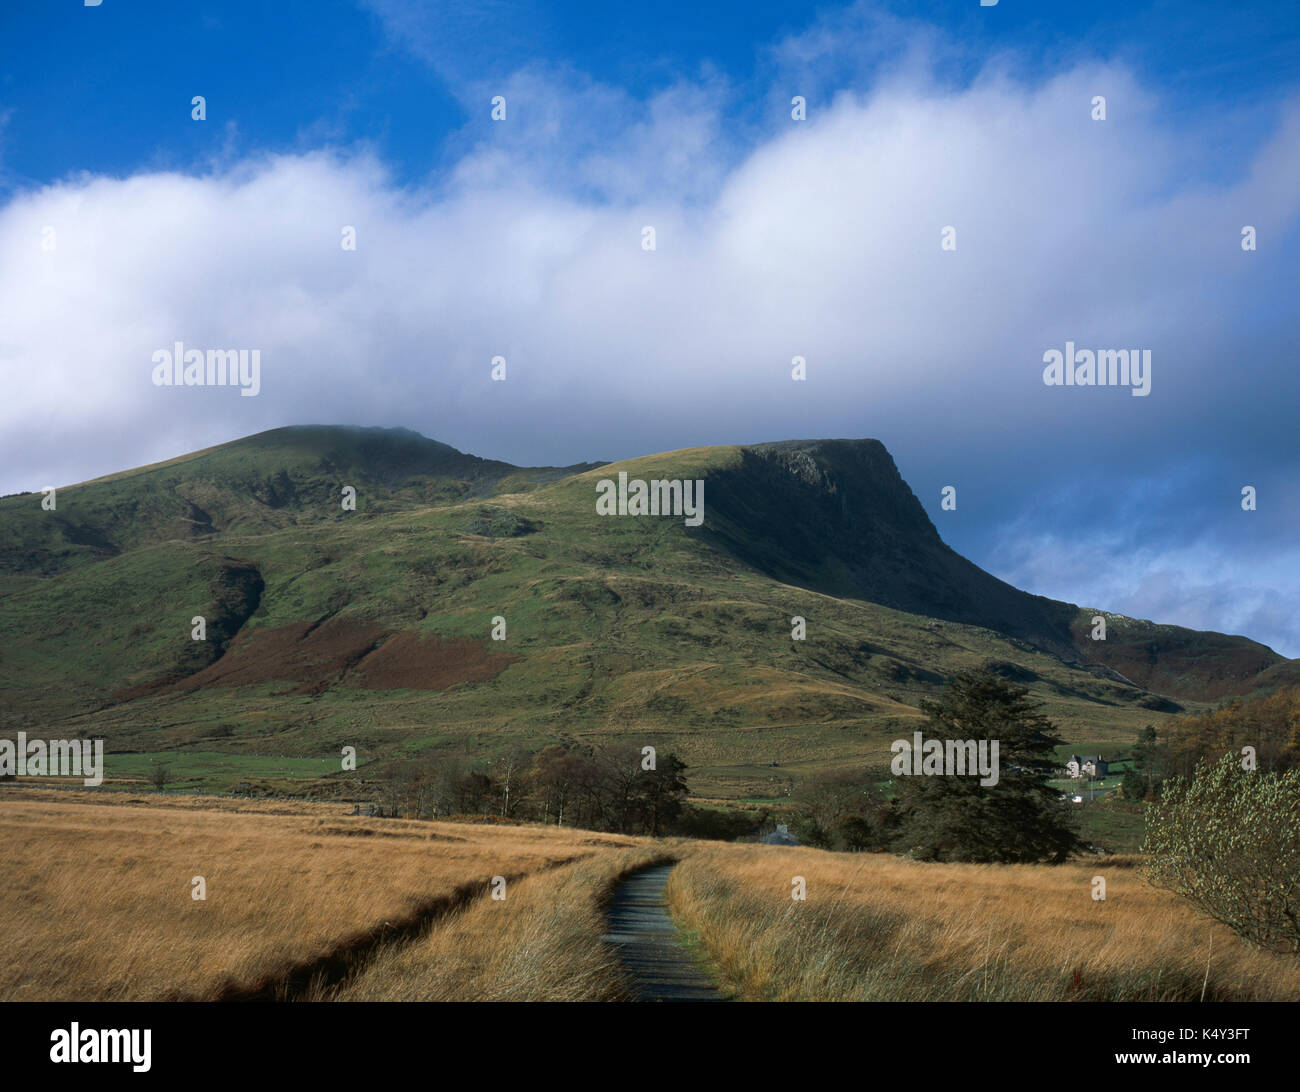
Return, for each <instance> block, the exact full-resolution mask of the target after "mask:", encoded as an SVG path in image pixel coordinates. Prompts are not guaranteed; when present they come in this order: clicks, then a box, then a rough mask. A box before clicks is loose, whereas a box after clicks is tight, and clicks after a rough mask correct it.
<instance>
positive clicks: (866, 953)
mask: <svg viewBox="0 0 1300 1092" xmlns="http://www.w3.org/2000/svg"><path fill="white" fill-rule="evenodd" d="M1132 864H1133V862H1132V860H1131V859H1130V860H1124V859H1118V860H1112V861H1110V862H1108V863H1107V864H1105V865H1102V864H1091V863H1089V864H1071V865H1065V866H1061V867H1058V868H1050V867H1046V866H1013V865H927V864H922V863H919V862H913V861H906V860H902V859H900V858H897V857H891V856H886V855H877V854H832V853H822V852H819V851H816V850H808V849H794V848H788V849H787V848H778V847H769V846H738V845H726V844H721V843H712V844H707V845H700V846H699V847H698V848H697V850H696V851H695V852H693V853H690V854H688V855H686V856H685V857H684V859H683V863H682V864H681V865H680V866H679V867H678V868H677V869H676V870H675V871H674V873H673V876H672V878H671V879H670V881H669V885H668V896H669V901H670V904H671V906H672V908H673V911H674V913H675V914H676V915H677V916H678V920H679V921H681V922H682V924H684V925H686V926H688V927H689V928H691V929H694V930H696V931H697V932H698V933H699V935H700V939H701V942H702V944H703V946H704V948H705V950H706V951H707V952H708V953H709V955H710V956H711V957H712V958H713V959H714V960H715V961H716V962H717V964H718V966H719V967H720V969H721V970H722V972H723V975H724V979H725V983H726V985H727V986H728V987H730V988H731V989H732V990H733V991H734V992H735V993H736V995H737V996H739V997H741V998H743V999H748V1000H806V1001H811V1000H871V1001H897V1000H908V1001H934V1000H942V1001H975V1000H999V1001H1013V1000H1014V1001H1064V1000H1089V1001H1116V1000H1148V1001H1173V1000H1182V1001H1195V1000H1198V999H1200V997H1201V996H1202V990H1204V996H1205V999H1206V1000H1207V1001H1211V1000H1213V1001H1228V1000H1246V999H1251V1000H1293V1001H1294V1000H1297V999H1300V960H1297V959H1295V958H1288V957H1284V956H1277V955H1271V954H1269V953H1266V952H1261V951H1259V950H1256V949H1253V948H1250V947H1248V946H1247V945H1245V944H1244V943H1243V942H1241V941H1240V940H1238V939H1237V938H1236V937H1235V936H1234V935H1233V934H1232V933H1231V932H1229V931H1228V930H1227V929H1226V928H1224V927H1222V926H1219V925H1216V924H1215V923H1213V922H1211V921H1209V920H1208V919H1206V918H1204V917H1202V916H1200V915H1199V914H1197V913H1195V912H1193V911H1192V910H1191V909H1189V908H1188V907H1187V906H1186V905H1185V904H1183V903H1181V902H1180V901H1178V900H1177V899H1175V898H1174V897H1173V896H1171V895H1169V894H1166V893H1164V892H1160V891H1156V890H1153V889H1152V888H1150V887H1149V886H1147V885H1146V883H1145V882H1144V881H1143V880H1142V878H1141V876H1140V874H1139V872H1138V871H1137V870H1136V869H1134V868H1133V867H1132ZM1096 875H1101V876H1104V877H1105V879H1106V884H1107V890H1106V896H1107V897H1106V900H1105V901H1104V902H1099V901H1094V900H1093V898H1092V878H1093V876H1096ZM794 876H803V877H805V879H806V881H807V892H808V894H807V900H806V901H804V902H796V901H795V900H793V899H792V898H791V880H792V877H794ZM1211 941H1212V944H1211ZM1207 971H1208V976H1207Z"/></svg>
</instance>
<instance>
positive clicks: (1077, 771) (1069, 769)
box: [1065, 755, 1110, 778]
mask: <svg viewBox="0 0 1300 1092" xmlns="http://www.w3.org/2000/svg"><path fill="white" fill-rule="evenodd" d="M1065 772H1066V774H1067V775H1068V776H1070V777H1092V778H1101V777H1105V776H1106V775H1107V774H1108V773H1110V763H1109V762H1107V761H1106V760H1105V759H1104V758H1102V757H1101V755H1071V756H1070V761H1069V762H1067V763H1066V764H1065Z"/></svg>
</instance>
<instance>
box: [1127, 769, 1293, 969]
mask: <svg viewBox="0 0 1300 1092" xmlns="http://www.w3.org/2000/svg"><path fill="white" fill-rule="evenodd" d="M1142 849H1143V852H1144V853H1146V854H1148V855H1149V857H1150V863H1149V864H1148V866H1147V876H1148V879H1149V880H1150V881H1151V883H1152V884H1154V885H1155V886H1157V887H1163V888H1165V889H1167V890H1170V891H1173V892H1175V893H1176V894H1179V895H1182V896H1183V897H1184V898H1186V899H1187V900H1188V901H1189V902H1191V903H1192V904H1193V905H1194V906H1196V907H1197V908H1198V909H1200V910H1202V911H1203V912H1204V913H1206V914H1208V915H1209V916H1210V917H1212V918H1214V919H1215V920H1216V921H1220V922H1222V923H1223V924H1224V925H1227V926H1228V927H1229V928H1230V929H1232V931H1233V932H1234V933H1236V934H1237V935H1238V936H1240V937H1241V938H1242V939H1244V940H1247V941H1249V942H1251V943H1252V944H1256V945H1258V946H1259V947H1261V948H1267V949H1269V950H1271V951H1280V952H1300V771H1296V770H1292V771H1290V772H1289V773H1286V774H1283V775H1278V774H1273V773H1270V774H1265V773H1259V772H1254V771H1248V770H1244V769H1242V767H1241V763H1240V761H1239V760H1238V758H1237V757H1236V756H1235V755H1232V754H1228V755H1225V756H1223V757H1222V758H1221V759H1219V761H1218V762H1217V763H1215V764H1214V765H1210V764H1208V763H1207V762H1206V761H1204V760H1202V761H1201V762H1199V763H1198V764H1197V767H1196V772H1195V775H1194V776H1193V777H1192V779H1191V780H1190V781H1188V780H1187V779H1185V778H1182V777H1175V778H1171V779H1170V780H1169V781H1167V782H1166V783H1165V787H1164V791H1163V793H1162V794H1161V795H1160V798H1159V799H1158V800H1157V801H1156V802H1155V803H1153V804H1152V805H1151V807H1150V809H1149V811H1148V813H1147V836H1146V841H1145V843H1144V844H1143V846H1142Z"/></svg>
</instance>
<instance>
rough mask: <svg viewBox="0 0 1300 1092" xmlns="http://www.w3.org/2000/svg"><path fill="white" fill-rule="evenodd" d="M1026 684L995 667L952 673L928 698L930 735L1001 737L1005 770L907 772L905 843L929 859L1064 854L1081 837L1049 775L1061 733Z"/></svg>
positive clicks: (902, 802)
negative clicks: (987, 774)
mask: <svg viewBox="0 0 1300 1092" xmlns="http://www.w3.org/2000/svg"><path fill="white" fill-rule="evenodd" d="M1028 694H1029V691H1028V690H1026V689H1025V688H1024V687H1020V686H1015V685H1014V684H1012V683H1009V682H1008V681H1007V680H1005V679H1003V678H1001V677H1000V676H998V675H995V674H993V673H992V672H990V671H977V672H968V673H966V674H963V675H959V676H957V677H956V678H954V679H953V680H952V682H951V683H950V684H949V686H948V688H947V690H946V691H945V692H944V694H943V697H942V699H941V700H940V701H938V702H923V703H922V705H921V708H922V709H923V710H924V711H925V712H926V714H927V715H928V716H929V718H930V724H929V728H928V730H927V731H926V732H925V736H926V738H927V739H939V740H965V739H975V740H997V741H998V745H999V763H998V765H999V777H998V782H997V784H996V785H989V786H983V785H981V784H980V778H979V777H978V776H969V775H967V776H956V775H954V776H947V775H939V776H924V775H915V774H914V775H909V776H906V777H900V778H898V779H897V780H896V781H895V784H896V785H898V786H899V787H900V794H899V798H898V810H899V815H900V819H901V830H900V834H899V842H898V848H899V849H901V850H903V851H906V852H910V853H911V854H912V855H913V856H915V857H918V858H921V859H923V860H936V861H975V862H993V861H1003V862H1019V863H1029V862H1037V861H1051V862H1053V863H1058V862H1060V861H1063V860H1064V859H1065V858H1066V857H1067V856H1068V855H1069V854H1070V852H1071V851H1073V850H1074V849H1076V848H1077V847H1078V846H1079V840H1078V836H1077V834H1076V833H1075V831H1074V829H1073V826H1072V824H1071V822H1070V816H1069V813H1068V812H1067V811H1066V809H1065V807H1064V806H1063V805H1062V804H1061V802H1060V793H1059V792H1057V790H1055V789H1053V788H1051V787H1050V786H1049V785H1048V784H1047V781H1048V779H1049V778H1051V777H1052V776H1053V774H1054V772H1055V770H1056V767H1057V761H1056V757H1055V752H1054V748H1055V747H1056V746H1058V745H1059V744H1060V743H1061V742H1062V741H1061V740H1060V739H1058V738H1057V737H1056V736H1055V734H1054V729H1053V727H1052V724H1051V722H1050V721H1048V719H1047V718H1046V717H1045V716H1043V715H1042V713H1041V712H1040V709H1041V706H1039V705H1038V704H1037V703H1034V702H1031V701H1030V700H1029V699H1028Z"/></svg>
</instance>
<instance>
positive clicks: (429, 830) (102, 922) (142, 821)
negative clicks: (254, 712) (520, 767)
mask: <svg viewBox="0 0 1300 1092" xmlns="http://www.w3.org/2000/svg"><path fill="white" fill-rule="evenodd" d="M346 811H347V809H344V808H342V807H341V806H339V805H319V804H297V803H295V804H292V805H277V804H259V805H252V806H250V805H247V804H235V803H233V802H231V803H226V802H221V801H215V800H211V799H204V800H198V799H194V798H190V799H185V798H178V797H174V798H166V797H157V798H154V799H152V800H150V799H147V798H135V797H130V796H127V797H123V796H122V795H121V794H108V793H103V794H88V793H87V794H82V793H70V792H53V791H49V790H23V789H12V788H10V789H6V790H4V795H3V803H2V804H0V838H2V841H0V871H2V872H3V874H4V876H5V884H4V887H3V894H0V936H3V937H4V938H5V939H6V944H5V946H4V952H5V954H4V957H3V959H0V999H3V1000H8V1001H20V1000H73V999H75V1000H158V999H182V998H185V999H205V1000H211V999H216V998H221V997H228V996H250V995H252V996H261V995H265V996H281V997H298V996H306V995H307V993H308V991H310V990H312V989H315V990H321V989H324V988H326V987H327V986H328V985H329V984H330V983H331V982H332V981H333V980H334V979H337V978H339V977H340V976H344V975H346V974H347V973H349V972H350V971H351V969H352V968H353V966H354V965H355V964H357V963H358V962H359V961H361V960H363V959H369V958H370V957H372V956H373V954H374V953H375V952H377V951H379V950H380V949H381V948H382V947H383V946H384V945H385V944H392V943H395V942H398V941H407V940H412V939H415V938H418V937H419V936H421V935H423V934H424V933H425V932H426V931H427V929H428V928H429V927H430V926H431V925H432V924H433V923H435V922H436V921H438V920H439V919H440V918H441V917H442V916H443V915H446V914H450V913H453V912H455V911H457V910H459V909H461V908H462V907H464V906H467V905H470V904H474V903H477V902H483V901H484V900H485V899H486V896H487V894H488V889H489V883H490V881H491V880H492V878H493V877H494V876H503V877H505V878H506V881H507V882H506V893H507V898H506V900H505V901H504V902H493V901H491V900H490V899H486V903H485V904H486V905H487V906H490V907H491V909H492V910H493V911H494V914H495V916H494V918H493V919H492V920H493V924H494V928H495V929H496V930H500V929H502V928H503V925H502V922H503V919H506V920H509V918H510V916H511V915H512V914H513V915H517V916H518V915H524V914H526V913H527V907H528V905H529V901H528V900H529V898H530V895H529V892H530V891H531V892H533V895H532V896H531V897H534V898H535V897H536V896H535V893H536V891H537V890H538V887H539V883H538V882H535V883H534V884H533V886H532V887H525V888H522V891H521V892H520V893H519V894H518V895H517V894H516V891H517V888H516V884H518V881H519V880H521V879H522V878H523V877H525V876H530V877H533V879H534V880H535V881H539V882H545V880H546V879H547V877H548V876H550V875H555V876H557V877H558V876H559V874H560V873H562V872H563V871H564V870H565V869H566V868H572V867H573V866H575V865H577V864H579V863H582V864H583V865H585V866H587V867H586V870H585V872H584V876H585V877H586V879H587V880H588V881H590V882H589V883H588V885H587V886H588V887H589V888H590V889H591V890H596V886H597V885H598V883H599V881H600V878H601V876H602V875H603V873H602V869H605V870H607V871H609V872H610V874H616V873H617V872H618V871H619V870H620V869H622V868H624V867H626V866H627V865H628V864H629V863H630V862H634V861H636V860H637V855H638V853H642V854H644V852H645V851H644V850H641V849H640V848H639V843H637V842H636V841H634V840H632V839H622V838H614V837H610V836H607V835H601V834H594V833H591V832H588V831H574V830H558V829H556V828H544V827H522V828H515V827H508V826H505V827H503V826H492V827H488V826H479V825H474V824H443V823H418V822H408V821H403V820H392V819H363V818H359V817H350V816H348V815H347V814H346ZM196 876H201V877H203V880H204V882H205V885H206V892H205V893H206V899H204V900H196V899H194V898H193V897H192V890H193V888H192V881H193V879H194V877H196ZM520 886H521V887H522V885H520ZM462 935H463V934H462ZM494 947H495V938H485V941H484V945H483V947H482V948H481V952H482V953H483V954H484V955H485V956H491V955H492V952H493V949H494ZM588 948H590V945H588ZM571 955H572V956H573V957H574V958H578V957H582V958H583V959H584V960H585V962H584V964H583V971H584V973H585V974H586V976H587V977H586V979H585V980H584V981H585V982H586V983H587V984H588V988H590V989H592V990H595V989H596V988H597V987H596V986H595V984H594V983H595V982H596V981H597V980H599V979H600V978H601V975H602V973H603V974H604V975H605V976H606V980H607V981H609V982H613V983H614V987H615V988H616V986H617V978H616V976H612V975H611V974H610V968H609V965H608V960H605V961H604V962H603V963H602V961H601V960H600V959H599V958H597V957H598V956H599V952H598V951H597V952H596V953H591V952H590V951H588V952H579V953H571ZM460 959H461V961H462V962H461V970H462V972H463V971H464V968H465V967H466V966H468V965H469V964H470V963H471V962H473V959H474V952H473V951H472V950H471V949H470V948H468V947H463V946H462V947H461V950H460ZM489 962H490V961H489ZM570 962H572V960H571V961H570ZM565 967H566V964H564V963H560V962H557V963H555V964H554V965H552V966H550V967H548V970H549V971H551V972H552V973H554V974H555V975H557V976H559V978H560V979H561V980H562V977H563V975H564V972H565ZM570 969H572V967H570ZM490 974H491V970H490V967H489V966H487V965H485V967H484V969H483V971H482V975H481V978H480V979H475V978H474V977H473V976H467V975H465V974H461V975H460V976H459V977H458V978H457V980H456V982H455V983H454V988H455V989H456V990H460V991H464V992H466V993H468V994H470V995H471V996H479V995H480V994H485V993H487V992H489V991H490V989H491V987H492V983H491V981H489V976H490ZM449 988H450V987H447V988H444V990H443V991H442V992H443V993H446V991H447V989H449ZM411 996H412V997H419V996H423V994H422V993H421V992H420V991H419V989H418V988H417V987H413V992H412V994H411Z"/></svg>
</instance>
